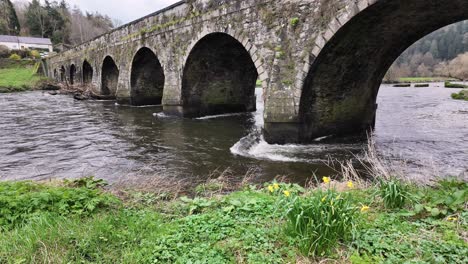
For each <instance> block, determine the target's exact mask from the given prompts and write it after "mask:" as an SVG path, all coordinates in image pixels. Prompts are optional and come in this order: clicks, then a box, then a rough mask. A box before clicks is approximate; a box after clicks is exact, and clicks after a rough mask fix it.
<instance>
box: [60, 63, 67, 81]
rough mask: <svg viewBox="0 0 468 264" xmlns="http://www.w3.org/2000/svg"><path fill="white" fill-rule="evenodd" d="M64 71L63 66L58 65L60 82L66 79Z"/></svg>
mask: <svg viewBox="0 0 468 264" xmlns="http://www.w3.org/2000/svg"><path fill="white" fill-rule="evenodd" d="M65 72H66V71H65V66H63V65H62V67H60V82H62V83H63V82H65V81H66V78H65Z"/></svg>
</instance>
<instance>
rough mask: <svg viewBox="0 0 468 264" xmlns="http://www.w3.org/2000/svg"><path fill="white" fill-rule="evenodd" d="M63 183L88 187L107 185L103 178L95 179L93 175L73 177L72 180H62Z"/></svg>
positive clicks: (95, 187)
mask: <svg viewBox="0 0 468 264" xmlns="http://www.w3.org/2000/svg"><path fill="white" fill-rule="evenodd" d="M64 182H65V184H66V185H67V186H69V187H74V188H81V187H84V188H88V189H97V188H102V187H105V186H107V185H108V183H107V182H106V181H105V180H103V179H95V178H94V176H89V177H84V178H79V179H74V180H64Z"/></svg>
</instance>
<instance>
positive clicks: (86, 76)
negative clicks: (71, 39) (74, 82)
mask: <svg viewBox="0 0 468 264" xmlns="http://www.w3.org/2000/svg"><path fill="white" fill-rule="evenodd" d="M82 74H83V84H84V85H88V84H91V83H92V82H93V75H94V70H93V66H91V64H90V63H89V62H88V61H87V60H84V61H83V67H82Z"/></svg>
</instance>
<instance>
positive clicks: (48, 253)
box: [0, 178, 468, 263]
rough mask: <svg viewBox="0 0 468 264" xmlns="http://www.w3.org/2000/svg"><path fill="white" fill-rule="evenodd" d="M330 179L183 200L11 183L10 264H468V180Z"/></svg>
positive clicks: (5, 193) (5, 200)
mask: <svg viewBox="0 0 468 264" xmlns="http://www.w3.org/2000/svg"><path fill="white" fill-rule="evenodd" d="M324 181H325V183H324V184H323V185H322V188H321V189H303V188H301V187H299V186H296V185H291V184H283V183H272V184H267V185H265V186H263V187H256V186H245V187H244V189H243V190H240V191H237V192H234V193H231V194H227V195H217V194H214V193H212V192H210V193H209V197H204V198H203V197H196V198H187V197H182V198H177V199H173V200H172V199H171V200H167V197H168V196H167V195H157V194H153V193H139V192H131V191H125V192H124V191H122V190H120V191H118V193H119V194H121V196H120V197H125V199H123V198H117V197H116V196H114V195H111V194H109V193H108V192H107V191H102V190H101V186H102V181H96V180H94V179H84V180H79V181H73V182H68V183H65V184H60V186H58V187H57V186H55V187H51V186H47V185H43V184H38V183H31V182H16V183H13V182H3V183H0V225H1V231H0V263H313V262H317V261H323V262H329V263H336V261H338V262H342V263H349V262H351V263H403V262H405V263H407V262H412V263H426V262H427V263H467V261H468V257H467V256H468V244H467V232H468V230H467V220H468V212H467V211H466V206H467V202H468V200H467V198H468V197H467V195H468V193H467V192H468V188H467V187H468V185H467V183H462V182H457V181H443V182H440V183H439V184H437V185H436V186H435V187H415V186H411V185H406V184H404V183H401V182H398V181H395V180H393V181H390V183H389V182H387V183H385V184H382V183H380V184H375V185H373V186H370V187H366V188H360V186H359V184H357V183H353V182H348V183H343V184H341V183H334V182H333V181H331V182H330V179H328V178H324ZM338 190H340V191H338ZM123 193H124V194H125V195H123V196H122V194H123ZM402 197H403V199H400V198H402ZM389 199H390V200H389ZM389 201H390V202H391V201H393V202H397V203H394V204H392V203H388V202H389ZM400 202H402V203H400ZM307 204H309V205H310V206H307ZM390 205H392V206H390ZM395 205H396V206H395ZM394 206H395V207H394ZM391 208H392V209H391ZM298 212H301V213H299V214H297V215H296V213H298ZM317 216H320V221H318V222H310V219H313V217H317ZM345 220H346V222H345ZM293 223H294V224H293ZM314 230H322V231H321V232H320V233H314V232H313V231H314ZM324 230H326V231H324ZM338 231H339V233H338ZM342 232H344V233H342ZM317 234H318V236H317ZM346 234H348V235H346ZM324 238H325V239H324ZM313 241H321V242H317V243H319V244H317V243H315V244H314V242H313ZM327 241H328V242H327ZM330 241H331V242H332V243H329V242H330ZM327 243H328V244H327ZM304 245H314V248H315V251H312V250H308V249H307V248H306V249H305V250H304V247H302V246H304ZM324 245H326V247H324V248H319V247H320V246H324ZM310 248H312V247H310Z"/></svg>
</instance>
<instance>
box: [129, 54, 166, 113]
mask: <svg viewBox="0 0 468 264" xmlns="http://www.w3.org/2000/svg"><path fill="white" fill-rule="evenodd" d="M164 81H165V76H164V70H163V68H162V66H161V63H160V62H159V60H158V58H157V56H156V55H155V54H154V52H153V51H151V50H150V49H149V48H141V49H140V50H139V51H138V52H137V53H136V54H135V57H134V58H133V62H132V74H131V81H130V82H131V93H130V97H131V98H130V100H131V104H132V105H160V104H161V103H162V98H163V91H164Z"/></svg>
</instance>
